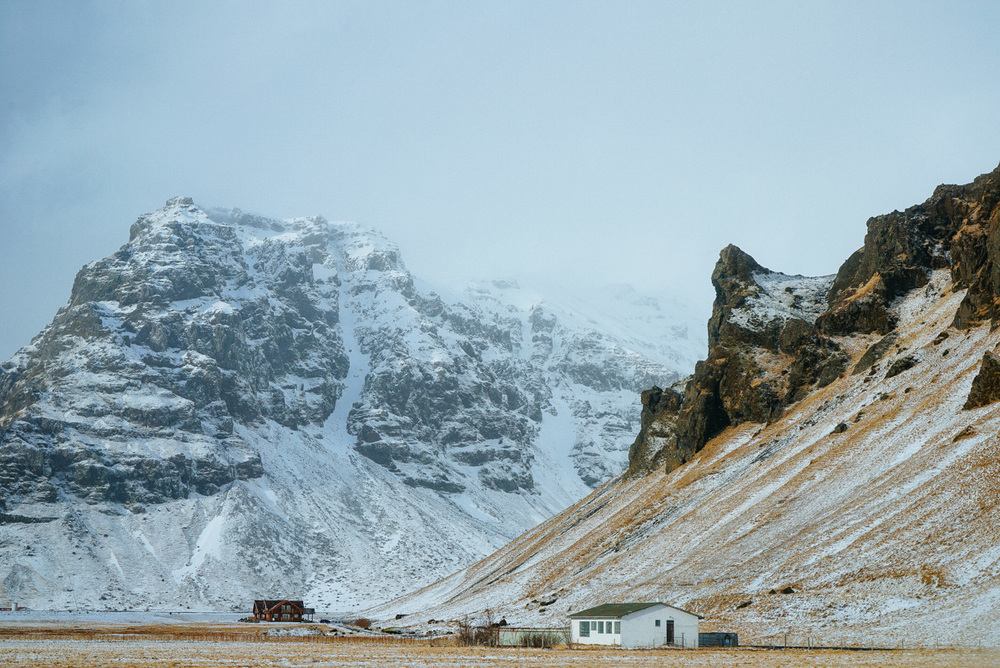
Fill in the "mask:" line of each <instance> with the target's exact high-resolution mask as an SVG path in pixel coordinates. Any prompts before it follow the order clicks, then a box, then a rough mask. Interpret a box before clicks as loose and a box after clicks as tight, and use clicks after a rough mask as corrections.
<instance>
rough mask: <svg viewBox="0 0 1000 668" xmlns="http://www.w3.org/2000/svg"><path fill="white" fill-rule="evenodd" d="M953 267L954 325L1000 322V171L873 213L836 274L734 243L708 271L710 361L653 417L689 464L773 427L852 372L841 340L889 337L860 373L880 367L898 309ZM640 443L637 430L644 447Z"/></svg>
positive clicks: (906, 362) (904, 360) (896, 365)
mask: <svg viewBox="0 0 1000 668" xmlns="http://www.w3.org/2000/svg"><path fill="white" fill-rule="evenodd" d="M945 268H947V269H950V272H951V276H952V290H954V291H958V290H966V293H965V296H964V298H963V300H962V303H961V305H960V306H959V308H958V310H957V311H956V313H955V317H954V320H953V322H952V325H953V326H954V327H957V328H959V329H962V328H967V327H970V326H973V325H976V324H979V323H982V322H984V321H986V320H993V321H994V322H996V320H995V318H996V316H997V315H1000V167H998V168H997V169H996V170H994V171H993V172H992V173H990V174H984V175H983V176H980V177H979V178H977V179H975V181H973V183H971V184H968V185H965V186H951V185H942V186H939V187H938V188H936V189H935V191H934V194H933V195H932V196H931V197H930V198H929V199H928V200H927V201H926V202H924V203H923V204H920V205H917V206H913V207H910V208H908V209H907V210H906V211H904V212H899V211H894V212H892V213H889V214H886V215H882V216H876V217H874V218H871V219H869V220H868V233H867V234H866V236H865V244H864V246H863V247H862V248H861V249H859V250H858V251H856V252H855V253H854V254H852V255H851V257H850V258H848V259H847V261H846V262H844V264H843V265H842V266H841V267H840V270H839V271H838V272H837V274H836V276H832V277H825V278H805V277H789V276H784V275H782V274H777V273H775V272H771V271H770V270H768V269H766V268H764V267H762V266H760V265H759V264H758V263H757V262H756V261H754V260H753V258H751V257H750V256H749V255H747V254H746V253H744V252H743V251H741V250H740V249H739V248H736V247H735V246H728V247H726V248H725V249H723V251H722V253H721V254H720V257H719V262H718V263H717V264H716V267H715V270H714V272H713V274H712V284H713V285H714V286H715V291H716V298H715V304H714V306H713V311H712V317H711V319H710V320H709V323H708V337H709V351H708V357H707V358H706V359H705V360H704V361H701V362H699V363H698V364H697V366H696V367H695V373H694V376H693V377H692V378H691V379H690V380H689V381H688V383H687V386H686V387H685V389H684V392H683V401H682V404H681V407H680V410H679V411H678V412H677V414H676V416H673V415H672V414H671V415H664V416H662V417H661V418H659V419H658V420H656V421H651V422H650V424H651V425H652V424H656V425H658V426H657V427H656V428H657V429H659V430H660V432H662V433H666V431H667V430H666V429H665V427H664V425H665V424H666V422H667V421H668V420H672V421H673V422H672V426H671V430H670V431H671V433H672V436H669V437H666V436H665V437H662V438H674V439H675V441H676V442H675V443H674V444H673V445H672V446H671V447H672V448H674V449H675V450H676V451H677V452H678V453H681V454H680V455H679V456H678V458H677V459H678V460H680V461H688V460H690V458H691V457H692V456H693V455H694V453H696V452H697V451H698V450H699V449H700V448H701V447H702V446H703V445H704V444H705V443H706V442H707V441H708V440H710V439H711V438H712V437H714V436H715V435H716V434H718V433H720V432H721V431H722V430H723V429H725V428H726V427H729V426H733V425H738V424H740V423H743V422H748V421H749V422H760V423H770V422H773V421H774V420H776V419H777V418H778V417H780V415H781V413H782V411H783V409H784V408H785V407H787V406H789V405H790V404H792V403H794V402H796V401H799V400H801V399H802V398H804V397H805V396H807V395H808V394H809V393H810V392H812V391H814V390H815V389H817V388H821V387H824V386H826V385H828V384H829V383H830V382H832V381H833V380H835V379H836V378H837V377H838V376H840V375H841V374H842V373H843V372H844V371H845V369H846V365H847V361H848V358H847V355H846V353H845V352H844V351H843V350H842V347H841V346H840V344H839V343H838V342H837V341H836V338H837V337H844V336H852V335H856V334H880V335H882V337H883V338H882V339H880V340H879V341H878V342H876V343H875V344H873V345H871V346H870V348H869V349H868V351H867V352H866V353H865V354H864V355H863V356H862V357H861V359H860V360H858V362H856V363H855V365H854V367H853V369H852V373H853V374H858V373H861V372H862V371H866V370H871V369H873V365H874V364H875V363H876V362H877V361H878V360H880V359H882V358H883V357H884V356H885V355H886V354H887V353H888V352H889V350H890V349H892V348H893V346H895V345H896V336H895V334H894V332H893V330H894V328H895V326H896V320H897V317H898V314H897V313H896V312H895V310H894V304H895V303H896V302H897V301H898V300H899V299H900V298H902V297H903V296H905V295H907V294H908V293H910V292H911V291H912V290H914V289H917V288H921V287H923V286H925V285H926V284H927V282H928V280H929V278H930V276H931V272H933V271H934V270H937V269H945ZM946 334H947V333H945V335H946ZM942 340H943V339H942ZM918 362H919V360H918V359H917V358H915V357H913V356H904V357H901V358H900V359H897V360H894V361H893V363H892V364H891V365H890V368H889V370H888V372H887V376H888V377H889V378H891V377H894V376H896V375H897V374H900V373H903V372H904V371H906V370H907V369H910V368H912V367H913V366H914V365H915V364H917V363H918ZM643 410H644V411H645V410H646V408H645V405H644V408H643ZM644 440H645V436H644V435H643V434H640V436H639V438H638V439H637V442H640V441H644ZM640 451H641V449H640V450H639V451H637V452H640ZM640 459H641V458H640ZM646 459H648V457H647V458H646ZM642 461H645V460H641V461H640V460H637V461H635V462H633V465H632V470H633V471H639V470H649V469H648V468H647V467H645V465H644V464H643V463H642ZM668 468H669V467H668Z"/></svg>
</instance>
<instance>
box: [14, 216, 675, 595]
mask: <svg viewBox="0 0 1000 668" xmlns="http://www.w3.org/2000/svg"><path fill="white" fill-rule="evenodd" d="M511 289H512V288H510V287H508V288H505V289H504V290H501V289H500V288H498V287H494V288H491V289H485V290H484V289H483V288H482V286H480V288H479V292H478V293H477V295H478V296H476V297H469V298H468V299H467V300H466V301H462V300H451V299H444V298H442V297H441V296H440V295H438V294H435V293H434V292H431V291H427V290H425V289H421V287H420V286H419V284H418V281H416V280H415V279H414V277H413V276H412V275H411V274H410V273H409V272H408V270H407V269H406V267H405V265H404V264H403V262H402V258H401V255H400V253H399V250H398V248H396V246H395V245H394V244H392V243H391V241H389V240H387V239H385V238H384V237H383V236H381V235H380V234H378V233H376V232H374V231H372V230H368V229H367V228H364V227H362V226H359V225H356V224H353V223H330V222H328V221H326V220H325V219H323V218H321V217H312V218H294V219H289V220H285V221H279V220H274V219H270V218H265V217H262V216H256V215H253V214H247V213H244V212H242V211H240V210H238V209H230V210H222V209H202V208H199V207H198V206H196V205H195V204H194V202H193V201H192V200H191V199H190V198H183V197H177V198H173V199H171V200H169V201H168V202H167V204H166V206H165V207H164V208H162V209H160V210H158V211H156V212H153V213H151V214H145V215H143V216H140V217H139V219H138V220H137V221H136V222H135V223H134V224H133V225H132V226H131V228H130V233H129V242H128V243H127V244H125V245H124V246H122V247H121V249H119V250H118V251H117V252H116V253H114V254H112V255H110V256H108V257H107V258H104V259H101V260H97V261H95V262H92V263H90V264H88V265H86V266H85V267H84V268H83V269H82V270H81V271H80V273H79V274H78V275H77V278H76V280H75V281H74V285H73V290H72V294H71V297H70V300H69V301H68V303H67V304H66V306H64V307H63V308H62V309H60V311H59V312H58V313H57V314H56V316H55V318H54V319H53V321H52V323H51V324H50V325H49V326H47V327H46V328H45V329H44V330H43V331H42V332H41V333H40V334H39V335H38V336H37V337H35V338H34V339H33V341H32V342H31V343H30V344H29V345H28V346H25V347H24V348H22V349H21V350H20V351H19V352H18V353H17V354H15V355H14V357H13V358H12V359H11V360H9V361H8V362H6V363H4V364H3V365H0V505H2V508H0V510H2V511H3V512H4V513H5V515H4V517H26V518H34V519H39V520H41V519H43V518H50V520H49V521H45V522H41V521H40V522H37V523H30V524H29V523H24V522H4V523H0V598H5V599H16V600H17V601H19V602H20V603H21V604H27V605H29V606H31V607H36V608H57V609H58V608H76V609H78V608H80V607H85V608H97V609H101V608H104V609H113V608H118V607H136V606H150V607H153V608H160V609H163V608H178V607H183V606H194V607H196V608H200V609H242V608H243V607H245V602H246V600H249V599H253V598H255V597H259V596H260V595H261V594H260V590H261V587H266V588H267V589H268V590H271V589H274V588H278V589H281V590H282V591H284V592H287V593H288V595H293V594H294V595H295V597H296V598H307V599H310V600H311V601H313V605H314V606H316V607H318V608H320V609H328V610H331V609H332V610H346V609H350V608H352V607H356V606H358V605H361V604H363V603H364V604H370V603H371V602H372V601H377V600H383V599H387V598H390V597H391V596H394V595H398V594H399V593H402V592H403V591H405V590H406V589H407V588H412V587H414V586H417V585H419V584H425V583H427V582H430V581H432V580H433V579H436V578H437V577H440V576H441V575H444V574H445V573H446V572H449V571H450V570H453V569H454V568H456V567H458V566H459V565H463V564H466V563H470V562H471V561H474V560H475V559H477V558H479V557H481V556H483V555H485V554H487V553H488V552H489V551H491V550H493V549H496V547H499V546H500V545H501V544H502V543H504V542H506V540H509V539H510V538H511V537H513V536H514V535H516V534H517V533H520V532H521V531H523V530H524V529H527V528H528V527H530V526H533V525H534V524H536V523H537V522H539V521H541V520H543V519H544V518H545V517H547V516H549V515H551V514H552V513H553V512H555V511H556V510H558V509H560V508H563V507H565V506H566V505H568V504H569V503H571V502H572V501H574V500H575V499H577V498H579V497H580V496H582V495H584V494H585V493H586V492H587V491H588V490H589V489H591V488H592V487H593V486H596V485H599V484H600V483H601V482H603V481H604V480H606V479H607V478H608V477H611V476H612V475H615V474H616V473H618V472H619V471H620V470H622V469H623V468H624V467H625V465H626V461H627V448H628V443H629V441H630V440H631V437H632V435H633V434H634V430H635V428H636V427H637V416H635V415H634V411H633V410H632V403H633V401H632V397H633V396H634V394H633V393H635V392H637V391H638V388H639V387H641V386H642V385H645V384H648V383H650V382H667V381H671V380H672V379H674V378H676V377H677V375H678V373H677V370H676V369H675V368H672V367H671V366H668V364H673V363H674V362H675V361H676V360H683V359H684V358H685V355H687V354H688V353H687V352H685V351H686V350H687V349H690V347H691V346H690V343H683V344H682V345H681V346H680V347H679V348H677V349H676V350H674V349H673V348H671V345H670V343H669V341H661V340H655V341H654V340H648V341H647V343H648V346H647V352H648V351H655V350H657V349H663V350H673V352H674V353H675V357H674V358H669V357H666V356H665V357H664V360H665V361H664V362H659V361H657V360H656V359H654V358H652V357H650V356H648V354H647V355H644V354H639V353H636V352H635V351H633V350H631V349H630V348H629V347H628V345H629V344H628V343H627V342H626V341H624V340H623V339H619V338H616V336H615V335H613V334H610V333H608V332H607V331H604V330H603V329H602V326H601V325H600V322H599V321H594V322H593V323H591V324H590V326H587V320H588V317H587V316H585V315H581V314H582V313H583V311H580V312H579V314H578V315H573V314H574V313H576V312H575V311H573V309H572V308H570V307H568V306H567V307H561V306H549V305H547V304H546V303H544V302H540V303H531V304H530V305H529V308H518V307H517V306H515V305H513V304H511V303H509V302H510V300H509V299H507V297H505V295H504V291H505V290H506V291H508V292H509V291H510V290H511ZM618 306H621V305H620V304H619V305H618ZM618 306H616V307H615V308H617V307H618ZM626 310H628V309H626ZM632 313H633V317H634V318H636V322H638V321H640V320H642V319H643V318H644V317H645V316H644V315H643V311H641V310H640V309H639V307H638V306H637V307H635V308H634V309H632ZM667 321H670V318H669V317H668V318H667ZM657 322H659V321H657ZM674 324H675V325H678V326H683V325H685V324H686V322H685V321H684V320H683V318H681V319H680V320H677V321H674ZM652 329H653V326H652V325H650V326H647V327H646V331H647V332H648V331H652ZM692 338H694V337H692ZM685 346H686V348H685ZM671 359H672V360H673V361H671Z"/></svg>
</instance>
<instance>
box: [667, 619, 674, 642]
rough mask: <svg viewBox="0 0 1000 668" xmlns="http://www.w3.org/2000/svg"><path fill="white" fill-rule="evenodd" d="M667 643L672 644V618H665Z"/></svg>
mask: <svg viewBox="0 0 1000 668" xmlns="http://www.w3.org/2000/svg"><path fill="white" fill-rule="evenodd" d="M667 644H668V645H673V644H674V620H672V619H668V620H667Z"/></svg>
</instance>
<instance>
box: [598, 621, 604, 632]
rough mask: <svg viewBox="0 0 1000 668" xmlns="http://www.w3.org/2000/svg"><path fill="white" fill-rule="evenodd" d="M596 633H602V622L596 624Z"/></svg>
mask: <svg viewBox="0 0 1000 668" xmlns="http://www.w3.org/2000/svg"><path fill="white" fill-rule="evenodd" d="M597 632H598V633H604V622H597Z"/></svg>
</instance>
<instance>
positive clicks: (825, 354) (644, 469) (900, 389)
mask: <svg viewBox="0 0 1000 668" xmlns="http://www.w3.org/2000/svg"><path fill="white" fill-rule="evenodd" d="M998 192H1000V168H998V170H996V171H994V172H993V173H991V174H987V175H985V176H982V177H979V178H978V179H976V181H975V182H974V183H972V184H970V185H967V186H941V187H939V188H938V189H937V190H936V191H935V192H934V195H933V196H932V197H931V198H930V199H929V200H927V202H925V203H924V204H922V205H920V206H915V207H912V208H910V209H907V210H906V211H905V212H902V213H900V212H894V213H892V214H889V215H886V216H879V217H876V218H872V219H871V220H870V221H869V223H868V235H867V236H866V239H865V246H864V248H862V249H861V250H860V251H858V252H857V253H855V254H854V255H853V256H852V257H851V258H850V259H849V260H848V261H847V262H846V263H845V264H844V266H843V267H842V268H841V270H840V272H839V273H838V274H837V275H836V276H835V277H828V278H816V279H810V278H802V277H788V276H782V275H780V274H774V273H773V272H769V271H767V270H766V269H764V268H762V267H760V266H759V265H757V264H756V263H755V262H753V260H752V259H751V258H749V257H748V256H746V255H745V254H743V253H741V252H740V251H739V250H738V249H735V248H733V247H730V248H727V249H725V250H724V251H723V252H722V255H721V258H720V261H719V265H718V266H717V268H716V271H715V274H714V275H713V282H714V283H715V285H716V290H717V299H716V304H715V311H714V313H713V316H712V320H711V322H710V324H709V331H710V337H711V349H710V352H709V357H708V360H706V361H705V362H701V363H699V364H698V367H697V371H696V372H695V375H694V377H693V378H692V379H690V380H689V381H688V382H687V383H686V384H683V386H682V385H675V386H674V388H672V389H667V390H661V389H659V388H654V389H653V390H650V391H647V392H645V393H644V394H643V398H642V399H643V415H642V423H643V429H642V432H641V433H640V435H639V438H638V439H637V441H636V444H635V445H634V446H633V461H632V470H631V475H625V476H622V477H621V478H618V479H616V480H614V481H612V482H609V483H608V484H607V485H605V486H603V487H601V488H600V489H598V490H597V491H595V492H594V493H593V494H591V495H590V496H589V497H587V498H586V499H584V500H583V501H581V502H580V503H578V504H576V505H574V506H573V507H571V508H569V509H567V510H566V511H564V512H562V513H560V514H558V515H557V516H555V517H553V518H551V519H549V520H547V521H546V522H544V523H543V524H542V525H540V526H539V527H537V528H536V529H534V530H532V531H529V532H527V533H526V534H524V535H522V536H520V537H518V538H517V539H515V540H514V541H513V542H511V543H510V544H509V545H507V546H505V547H504V548H503V549H501V550H500V551H498V552H497V553H495V554H494V555H492V556H490V557H489V558H487V559H485V560H483V561H481V562H479V563H477V564H475V565H474V566H472V567H470V568H468V569H465V570H463V571H460V572H459V573H456V574H455V575H452V576H450V577H449V578H446V579H445V580H443V581H441V582H439V583H437V584H435V585H433V586H431V587H428V588H425V589H424V590H421V591H419V592H416V593H415V594H413V595H410V596H408V597H404V598H402V599H400V600H397V601H393V602H391V603H390V604H387V605H385V606H383V607H381V608H379V609H376V610H374V611H372V613H373V614H376V615H377V614H385V613H389V612H393V613H396V612H405V613H412V614H413V617H412V619H413V621H414V623H423V624H426V623H427V619H428V618H436V619H441V618H449V617H451V618H456V617H459V616H461V615H463V614H472V615H476V614H478V613H479V612H480V611H482V610H484V609H486V608H490V609H492V610H493V611H494V614H502V615H504V616H505V617H506V619H507V620H508V621H510V622H511V623H513V624H524V625H531V624H552V623H554V624H563V623H565V615H566V613H567V612H568V611H570V610H574V609H579V608H582V607H587V606H588V605H592V604H594V603H596V602H600V601H622V600H626V601H627V600H648V599H660V600H665V601H669V602H671V603H674V604H678V605H681V606H683V607H685V608H688V609H692V610H696V611H698V612H701V613H702V614H704V615H706V616H707V619H706V622H705V624H704V626H705V628H706V629H709V630H710V629H713V628H715V629H720V630H733V631H738V632H740V633H741V634H743V635H744V638H746V639H747V640H749V641H750V642H753V641H760V642H769V641H780V639H781V638H783V635H784V634H785V633H791V640H792V641H797V642H805V637H806V635H807V634H808V635H810V636H811V637H812V639H813V641H814V642H819V643H824V644H840V643H851V644H862V645H881V644H890V645H896V644H898V643H899V642H906V643H914V642H916V643H925V644H930V643H934V642H964V643H978V642H980V641H982V642H987V643H996V642H997V641H996V638H998V637H1000V633H998V632H1000V617H998V616H997V614H996V611H997V610H998V609H1000V529H998V527H1000V506H998V501H1000V456H998V455H1000V442H998V437H997V434H998V431H1000V403H997V402H998V399H1000V392H998V391H997V389H996V388H997V387H1000V381H998V380H997V378H998V375H1000V374H998V372H997V366H998V365H997V364H996V361H995V353H996V350H997V348H998V346H1000V331H996V330H995V325H996V322H997V321H996V320H995V319H994V318H995V316H996V312H997V303H998V302H997V298H998V293H997V289H998V286H1000V283H998V282H997V276H996V275H995V271H996V267H997V266H998V262H1000V249H998V246H997V244H996V243H995V239H997V238H998V235H1000V197H998ZM803 358H805V359H806V360H807V363H806V364H802V360H803ZM685 461H686V463H685ZM783 592H785V593H783ZM741 640H743V638H741Z"/></svg>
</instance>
